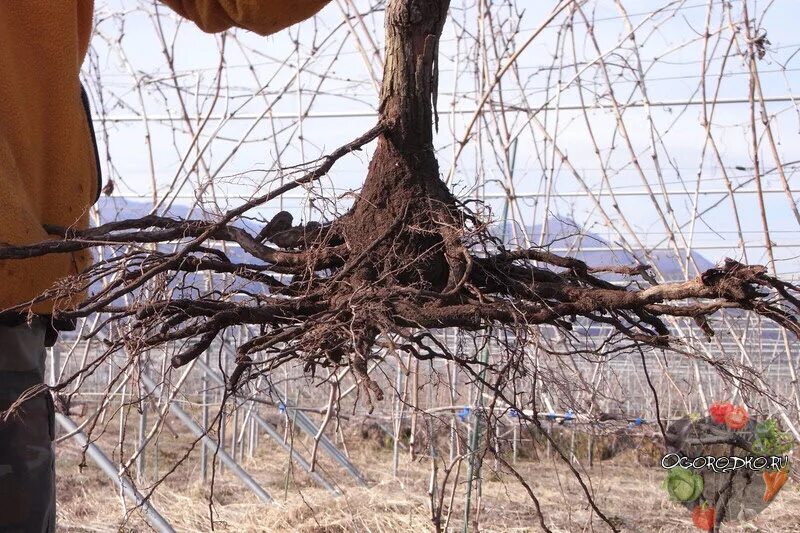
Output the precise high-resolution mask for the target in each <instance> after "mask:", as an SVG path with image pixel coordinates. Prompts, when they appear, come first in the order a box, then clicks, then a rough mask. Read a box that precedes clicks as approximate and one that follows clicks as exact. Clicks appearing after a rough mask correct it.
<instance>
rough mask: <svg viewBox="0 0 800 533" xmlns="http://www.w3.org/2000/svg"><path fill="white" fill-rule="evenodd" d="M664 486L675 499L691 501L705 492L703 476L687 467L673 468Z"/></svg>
mask: <svg viewBox="0 0 800 533" xmlns="http://www.w3.org/2000/svg"><path fill="white" fill-rule="evenodd" d="M663 486H664V488H665V489H667V492H668V493H669V495H670V497H671V498H672V499H673V500H676V501H679V502H691V501H694V500H696V499H697V498H699V497H700V495H702V494H703V476H700V475H698V474H695V473H694V472H692V471H691V470H687V469H685V468H680V467H679V468H673V469H672V470H670V471H669V474H667V479H665V480H664V484H663Z"/></svg>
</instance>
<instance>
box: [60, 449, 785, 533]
mask: <svg viewBox="0 0 800 533" xmlns="http://www.w3.org/2000/svg"><path fill="white" fill-rule="evenodd" d="M162 438H164V439H169V440H172V437H169V436H165V437H162ZM181 441H182V442H185V441H183V439H181ZM173 443H177V441H173ZM106 444H109V445H110V446H113V443H110V442H109V443H104V446H106ZM169 444H170V443H168V442H167V443H165V445H164V446H162V449H167V450H168V453H166V454H164V455H162V457H161V458H160V459H159V462H160V472H161V473H162V474H163V473H164V472H165V471H166V465H167V463H168V462H169V460H170V459H172V460H174V459H175V458H176V457H178V456H179V455H180V450H179V448H178V446H177V444H172V445H169ZM298 447H305V443H302V442H298ZM349 447H350V453H351V457H352V459H353V461H354V462H355V464H356V465H358V467H359V468H360V469H361V470H362V472H363V473H364V474H365V475H366V477H367V478H368V479H369V481H370V484H369V487H368V488H360V487H357V486H356V485H355V483H354V482H353V481H352V479H351V478H349V477H348V476H347V475H346V474H345V473H344V472H343V471H342V470H341V469H337V468H335V467H333V466H332V465H331V464H329V463H327V462H326V461H324V460H323V463H322V468H323V471H324V472H325V473H326V474H327V476H328V478H329V479H331V480H333V481H334V482H335V483H336V484H338V485H339V487H340V488H341V489H342V490H343V492H344V493H345V495H344V496H341V497H335V496H333V495H331V494H329V493H328V492H326V491H324V490H323V489H320V488H317V487H316V486H315V485H314V484H313V483H312V482H311V481H310V480H309V479H308V478H307V477H306V476H305V475H304V474H303V473H302V472H301V471H299V469H297V468H295V469H293V470H292V471H290V472H289V471H288V468H287V466H288V462H287V456H286V453H285V452H283V451H280V450H278V448H277V447H272V446H270V445H268V443H267V442H266V441H262V444H261V445H260V446H259V448H258V449H257V453H256V454H255V455H254V457H253V458H248V457H245V459H244V461H243V466H244V467H245V468H246V469H247V470H248V471H249V472H250V473H251V474H253V475H254V477H255V478H256V479H257V480H258V481H259V482H261V483H262V484H263V486H264V487H265V488H266V489H267V490H268V491H269V492H270V494H272V496H273V497H274V498H275V500H276V502H275V503H274V504H262V503H259V502H258V501H257V500H256V498H255V496H253V495H252V493H250V492H248V491H247V489H245V488H244V487H243V486H242V485H241V484H240V483H239V482H238V480H236V479H235V478H233V477H232V476H231V475H230V474H229V473H228V472H227V471H224V472H222V473H218V477H217V481H216V483H215V491H214V496H215V505H214V515H213V521H214V529H215V530H216V531H226V532H227V531H237V532H239V531H242V532H244V531H247V532H257V531H298V532H308V533H311V532H314V533H322V532H344V531H359V532H360V531H376V532H377V531H429V530H432V526H431V521H430V511H429V505H428V495H427V490H428V484H429V480H430V462H429V461H428V460H427V459H425V458H423V459H419V460H416V461H412V460H410V459H409V457H408V454H407V453H404V454H402V455H401V458H400V465H399V470H398V476H397V478H394V477H393V476H392V475H391V459H392V456H391V452H390V451H388V450H386V449H385V448H381V447H379V446H377V445H375V443H374V442H371V441H370V442H368V441H363V442H357V441H356V442H350V443H349ZM106 449H108V448H106ZM306 450H307V449H306ZM626 456H627V457H628V458H630V459H627V458H626ZM79 461H80V455H79V450H78V448H77V446H76V445H75V444H74V443H64V444H61V445H59V448H58V469H59V471H58V472H59V479H58V497H59V504H60V505H59V508H58V521H59V528H58V529H59V531H71V532H105V531H131V532H133V531H136V532H138V531H148V530H149V527H147V526H146V525H145V524H144V522H143V521H142V519H141V517H140V516H139V515H138V513H137V512H133V513H132V514H131V515H130V516H129V517H128V518H127V519H126V517H125V516H126V515H125V510H124V509H123V507H122V504H121V500H120V499H119V497H118V495H117V494H116V493H115V491H114V489H113V487H112V485H111V483H110V482H108V481H107V478H105V477H104V476H103V474H102V473H101V472H100V471H99V469H98V468H97V467H96V466H94V465H93V464H92V463H91V461H90V460H88V463H89V464H88V466H87V467H85V468H84V469H83V470H81V469H79V468H78V464H79ZM148 461H149V468H150V469H151V470H154V464H153V463H154V462H153V457H152V456H151V457H148ZM492 466H493V464H492V461H491V460H490V461H488V464H487V465H486V467H485V468H484V471H483V478H484V482H483V485H482V493H481V496H480V516H479V528H480V530H481V531H541V528H540V527H539V524H538V519H537V517H536V514H535V510H534V507H533V505H532V503H531V501H530V499H529V498H528V496H527V494H526V492H525V491H524V490H523V488H522V487H521V486H519V485H518V484H517V483H516V482H515V481H514V480H513V478H512V476H511V475H510V474H507V473H497V472H494V471H493V469H492ZM517 467H518V468H519V470H520V472H521V473H522V474H523V475H524V476H525V478H526V479H527V480H528V481H529V482H530V484H531V487H532V488H533V490H534V491H535V493H536V495H537V497H538V498H539V500H540V502H541V504H542V507H543V511H544V515H545V520H546V523H547V524H548V527H550V528H551V529H552V530H553V531H558V532H566V531H609V528H608V526H606V525H605V524H604V523H603V522H602V521H600V520H599V519H598V518H597V517H596V516H594V517H591V515H590V513H589V510H588V509H589V508H588V506H587V505H586V503H585V500H584V499H583V498H582V492H581V489H580V487H579V486H578V484H577V483H576V482H575V480H574V478H573V477H572V476H571V474H570V473H569V471H568V470H567V469H566V468H565V467H564V465H561V464H558V463H556V461H555V460H549V459H543V460H542V461H541V462H520V463H518V465H517ZM287 472H288V475H287ZM586 473H587V474H588V477H587V481H589V482H590V484H591V487H592V489H593V491H594V494H595V498H596V500H597V503H598V505H599V506H600V508H601V509H602V510H603V511H604V512H605V513H606V514H607V516H609V517H610V518H611V519H612V520H613V521H614V522H615V523H617V524H618V526H619V527H620V529H621V530H622V531H636V532H639V531H658V532H677V531H692V530H694V529H693V526H692V524H691V517H690V515H689V513H688V512H687V511H685V510H684V509H683V508H682V507H679V506H678V505H676V504H673V503H671V502H670V501H668V499H667V497H666V494H665V493H664V491H663V490H662V489H661V488H660V483H661V481H662V479H663V477H664V474H663V471H661V470H660V469H658V468H650V467H644V466H640V465H638V464H636V460H635V454H622V456H619V457H617V458H615V459H614V460H611V461H605V462H602V463H599V464H596V465H595V466H594V468H592V469H591V470H587V471H586ZM440 475H441V474H440ZM464 478H465V469H462V472H461V475H460V480H459V483H460V486H459V487H458V491H457V493H456V496H455V499H454V504H453V513H452V517H451V519H450V522H449V528H450V529H451V530H459V531H460V530H462V529H463V512H464V511H463V505H464V493H463V489H464V487H463V480H464ZM440 479H441V478H440ZM451 479H452V478H451ZM450 487H452V484H451V485H450ZM449 490H450V489H449V488H448V496H447V498H445V501H446V502H447V500H448V499H449ZM208 495H209V490H208V484H206V485H203V484H202V483H201V482H200V481H199V464H198V461H197V459H196V455H194V456H192V458H191V459H190V460H189V461H188V462H187V463H186V464H185V465H184V466H183V467H181V468H180V469H178V470H177V471H176V472H175V473H174V475H173V476H172V477H171V478H169V479H168V480H167V481H166V482H165V484H164V485H162V486H161V487H159V490H158V492H157V494H156V495H155V496H154V497H153V502H154V503H155V505H156V506H157V507H158V508H159V510H160V511H161V512H162V514H163V515H164V516H165V517H166V518H167V519H168V520H169V521H170V522H171V523H172V524H173V527H174V528H175V529H176V530H177V531H210V530H211V520H212V519H211V517H210V514H209V505H208ZM474 501H475V499H474V497H473V502H474ZM799 511H800V492H799V491H798V487H797V485H794V484H792V483H791V482H789V484H787V485H786V486H785V487H784V489H783V491H782V492H781V493H780V495H779V496H778V497H777V499H776V502H775V503H774V504H772V505H771V506H770V507H769V508H767V510H766V511H765V512H763V513H762V514H761V515H759V516H757V517H756V518H755V519H754V520H752V521H750V522H746V523H740V524H737V525H735V526H733V525H725V526H724V527H723V531H731V532H734V531H765V532H766V531H770V532H796V531H800V512H799ZM473 528H474V523H473V524H472V528H471V530H474V529H473ZM694 531H697V530H694Z"/></svg>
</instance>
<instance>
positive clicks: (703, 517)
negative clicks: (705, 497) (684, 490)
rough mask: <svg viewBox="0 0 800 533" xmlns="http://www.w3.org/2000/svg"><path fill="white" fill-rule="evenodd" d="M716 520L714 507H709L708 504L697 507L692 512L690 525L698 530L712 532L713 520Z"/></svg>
mask: <svg viewBox="0 0 800 533" xmlns="http://www.w3.org/2000/svg"><path fill="white" fill-rule="evenodd" d="M715 518H716V511H715V510H714V507H710V506H709V505H708V502H704V503H703V504H702V505H698V506H697V507H695V508H694V511H692V523H693V524H694V525H695V527H697V528H698V529H702V530H704V531H712V530H713V529H714V519H715Z"/></svg>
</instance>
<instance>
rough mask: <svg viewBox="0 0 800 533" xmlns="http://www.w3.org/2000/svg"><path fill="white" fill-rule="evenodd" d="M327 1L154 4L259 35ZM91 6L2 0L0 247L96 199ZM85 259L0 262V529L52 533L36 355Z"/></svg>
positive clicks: (49, 457)
mask: <svg viewBox="0 0 800 533" xmlns="http://www.w3.org/2000/svg"><path fill="white" fill-rule="evenodd" d="M328 1H329V0H162V2H163V3H164V4H166V5H167V6H169V7H170V8H171V9H173V10H174V11H175V12H177V13H178V14H179V15H181V16H182V17H185V18H187V19H190V20H191V21H193V22H194V23H195V24H197V26H199V27H200V28H201V29H202V30H204V31H206V32H221V31H224V30H227V29H229V28H232V27H239V28H244V29H247V30H251V31H254V32H256V33H258V34H261V35H267V34H271V33H275V32H277V31H279V30H281V29H283V28H286V27H288V26H290V25H292V24H294V23H296V22H299V21H301V20H304V19H306V18H309V17H311V16H313V15H314V14H315V13H317V12H318V11H319V10H320V9H321V8H322V7H323V6H324V5H325V4H327V3H328ZM93 4H94V3H93V0H58V1H55V2H54V1H53V0H25V1H24V2H22V1H5V2H0V243H5V244H11V245H25V244H33V243H39V242H44V241H46V240H48V234H47V231H46V229H45V228H46V226H48V225H55V226H61V227H78V228H85V227H86V226H87V225H88V222H89V218H88V214H89V213H88V212H89V208H90V206H91V205H92V204H93V203H94V202H95V201H96V200H97V198H98V197H99V192H100V185H101V173H100V165H99V157H98V153H97V146H96V143H95V140H94V133H93V129H92V121H91V113H90V110H89V105H88V103H89V100H88V98H87V96H86V93H85V92H84V91H83V89H82V87H81V84H80V80H79V73H80V69H81V64H82V62H83V58H84V56H85V55H86V52H87V50H88V47H89V40H90V37H91V34H92V17H93V11H94V5H93ZM51 238H52V237H51ZM90 261H91V254H90V253H89V252H86V251H85V252H78V253H61V254H51V255H45V256H41V257H36V258H29V259H23V260H17V259H14V260H3V261H0V531H15V532H16V531H22V532H40V531H54V530H55V468H54V453H53V445H52V439H53V435H54V417H55V415H54V407H53V402H52V399H51V396H50V393H49V392H48V391H47V388H46V387H43V386H42V383H43V382H44V372H45V347H46V345H52V343H53V342H54V341H55V337H56V331H57V330H59V329H61V330H63V329H68V328H69V327H70V324H69V323H68V322H66V321H64V320H61V319H59V313H63V312H64V311H65V310H69V309H70V308H71V307H73V306H74V305H75V304H76V303H77V302H79V301H80V300H81V299H82V298H84V297H85V293H79V294H73V295H71V296H69V297H63V296H55V295H52V292H51V293H50V294H48V290H49V289H51V288H52V287H53V286H54V284H55V283H56V282H58V280H61V279H64V278H65V277H67V276H69V275H71V274H75V273H79V272H81V271H82V270H84V269H85V268H86V267H87V266H89V264H90ZM72 327H74V325H73V326H72ZM23 393H25V394H24V396H23ZM23 400H24V401H23ZM12 406H14V408H13V409H11V407H12Z"/></svg>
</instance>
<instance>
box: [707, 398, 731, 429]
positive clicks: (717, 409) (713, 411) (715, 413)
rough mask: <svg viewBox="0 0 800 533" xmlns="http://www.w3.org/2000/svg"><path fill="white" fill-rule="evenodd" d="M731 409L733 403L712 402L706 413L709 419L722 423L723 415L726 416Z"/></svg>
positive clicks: (723, 421) (723, 420)
mask: <svg viewBox="0 0 800 533" xmlns="http://www.w3.org/2000/svg"><path fill="white" fill-rule="evenodd" d="M732 410H733V404H731V403H730V402H714V403H712V404H711V407H709V408H708V414H709V415H711V420H713V421H714V423H716V424H724V423H725V417H726V416H728V413H730V412H731V411H732Z"/></svg>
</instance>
